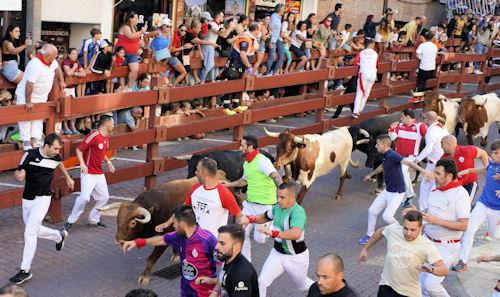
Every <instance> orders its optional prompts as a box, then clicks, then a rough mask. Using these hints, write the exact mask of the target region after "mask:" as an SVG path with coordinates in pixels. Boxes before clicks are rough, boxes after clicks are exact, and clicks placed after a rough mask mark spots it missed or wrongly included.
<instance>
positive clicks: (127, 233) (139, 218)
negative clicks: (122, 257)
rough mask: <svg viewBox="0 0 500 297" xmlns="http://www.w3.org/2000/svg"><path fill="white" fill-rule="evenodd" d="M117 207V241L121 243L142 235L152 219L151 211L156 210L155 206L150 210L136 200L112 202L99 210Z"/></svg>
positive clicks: (104, 210) (105, 210) (111, 209)
mask: <svg viewBox="0 0 500 297" xmlns="http://www.w3.org/2000/svg"><path fill="white" fill-rule="evenodd" d="M141 195H142V194H141ZM116 209H118V215H117V230H116V240H115V243H116V244H119V245H123V243H124V242H125V241H127V240H133V239H136V238H138V237H140V235H141V233H143V230H144V226H145V225H146V224H148V223H149V222H150V221H151V213H152V212H153V211H154V207H150V209H149V210H148V209H146V208H144V207H141V206H140V205H139V204H137V203H135V202H117V203H112V204H109V205H107V206H105V207H103V208H101V209H99V211H101V212H109V211H113V210H116Z"/></svg>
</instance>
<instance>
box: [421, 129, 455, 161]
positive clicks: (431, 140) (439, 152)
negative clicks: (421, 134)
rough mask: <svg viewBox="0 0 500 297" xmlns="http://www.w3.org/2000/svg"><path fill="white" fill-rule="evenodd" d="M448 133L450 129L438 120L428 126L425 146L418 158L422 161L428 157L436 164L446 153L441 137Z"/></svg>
mask: <svg viewBox="0 0 500 297" xmlns="http://www.w3.org/2000/svg"><path fill="white" fill-rule="evenodd" d="M448 134H449V133H448V131H446V129H444V128H443V126H442V125H441V124H440V123H438V122H435V123H433V124H432V125H430V126H429V127H427V133H426V134H425V147H424V149H423V150H422V151H421V152H420V154H419V155H418V156H417V160H418V161H419V162H420V161H422V160H423V159H425V158H427V160H428V161H430V162H432V163H434V164H435V163H437V161H439V159H441V157H442V156H443V154H444V151H443V148H442V147H441V139H443V137H445V136H446V135H448Z"/></svg>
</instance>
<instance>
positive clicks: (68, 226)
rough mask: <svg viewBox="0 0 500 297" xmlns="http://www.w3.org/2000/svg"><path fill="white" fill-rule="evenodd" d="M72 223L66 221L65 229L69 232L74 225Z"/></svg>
mask: <svg viewBox="0 0 500 297" xmlns="http://www.w3.org/2000/svg"><path fill="white" fill-rule="evenodd" d="M72 225H73V224H72V223H70V222H66V223H64V225H63V229H64V230H66V231H68V232H69V231H71V226H72Z"/></svg>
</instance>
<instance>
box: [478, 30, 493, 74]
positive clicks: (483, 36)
mask: <svg viewBox="0 0 500 297" xmlns="http://www.w3.org/2000/svg"><path fill="white" fill-rule="evenodd" d="M494 26H495V23H494V22H493V21H490V22H488V25H487V26H486V27H484V28H482V29H480V30H479V34H478V38H477V43H476V48H475V52H476V54H486V53H487V52H488V50H489V48H490V47H491V44H492V41H493V37H494V36H493V27H494ZM485 63H486V62H485ZM480 66H481V62H474V73H475V74H483V72H482V71H481V70H480V69H479V67H480Z"/></svg>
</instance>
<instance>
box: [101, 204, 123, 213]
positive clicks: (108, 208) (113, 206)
mask: <svg viewBox="0 0 500 297" xmlns="http://www.w3.org/2000/svg"><path fill="white" fill-rule="evenodd" d="M122 203H123V202H115V203H111V204H108V205H106V206H104V207H102V208H98V209H97V210H98V211H108V210H114V209H118V208H120V205H122Z"/></svg>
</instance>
